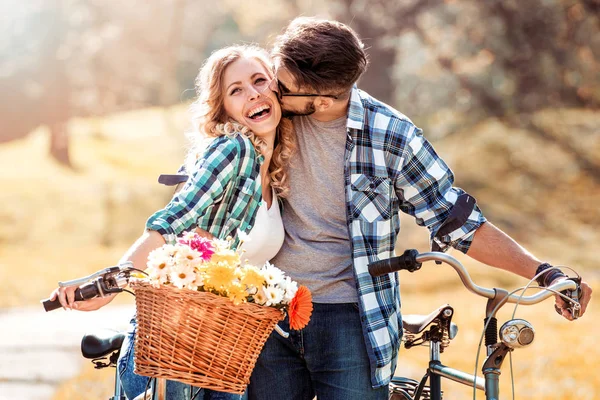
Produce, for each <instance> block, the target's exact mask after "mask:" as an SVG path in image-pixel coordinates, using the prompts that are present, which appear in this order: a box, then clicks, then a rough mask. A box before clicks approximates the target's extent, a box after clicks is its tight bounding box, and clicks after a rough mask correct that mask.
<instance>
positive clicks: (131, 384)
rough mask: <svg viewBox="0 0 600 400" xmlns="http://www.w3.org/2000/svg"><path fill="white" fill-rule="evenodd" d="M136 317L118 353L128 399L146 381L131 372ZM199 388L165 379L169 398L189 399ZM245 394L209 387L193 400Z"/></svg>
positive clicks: (241, 398)
mask: <svg viewBox="0 0 600 400" xmlns="http://www.w3.org/2000/svg"><path fill="white" fill-rule="evenodd" d="M136 326H137V323H136V319H135V317H134V318H132V320H131V322H130V323H129V327H128V329H127V332H126V334H125V340H123V344H122V345H121V353H120V354H119V360H118V361H117V366H118V368H119V376H120V377H121V383H122V385H123V390H124V391H125V395H126V396H127V398H128V399H133V398H135V397H136V396H138V395H139V394H141V393H142V392H144V390H145V389H146V385H147V383H148V377H146V376H141V375H136V374H135V373H134V372H133V367H134V360H133V354H134V348H133V345H134V342H135V331H136ZM198 389H200V388H197V387H195V386H191V385H188V384H185V383H181V382H177V381H167V399H169V400H189V399H191V398H192V396H193V395H195V394H196V391H197V390H198ZM246 399H247V395H246V394H244V395H239V394H233V393H225V392H217V391H214V390H210V389H200V393H198V395H197V396H196V397H194V400H246Z"/></svg>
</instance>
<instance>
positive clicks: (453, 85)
mask: <svg viewBox="0 0 600 400" xmlns="http://www.w3.org/2000/svg"><path fill="white" fill-rule="evenodd" d="M1 4H2V6H3V7H2V8H3V10H4V12H3V13H2V15H1V16H0V121H1V125H0V126H1V127H0V184H1V188H2V189H1V190H0V204H2V206H1V207H0V316H1V315H2V313H8V312H10V313H15V312H16V313H19V314H20V313H25V312H26V311H27V310H35V313H37V314H39V318H48V316H46V315H43V311H42V309H41V306H39V304H37V303H38V302H39V300H40V299H42V298H45V297H47V296H48V294H49V293H50V292H51V291H52V290H53V289H54V287H55V286H56V282H57V281H59V280H67V279H73V278H75V277H79V276H82V275H86V274H89V273H92V272H94V271H96V270H98V269H100V268H103V267H105V266H108V265H113V264H114V263H115V262H116V261H117V260H118V259H119V257H120V256H121V255H122V253H123V252H124V251H125V250H126V249H127V248H128V247H129V245H130V244H131V243H132V242H133V241H134V240H135V239H136V238H137V236H138V235H139V234H140V233H141V232H142V230H143V226H144V222H145V220H146V218H147V217H148V216H149V215H150V214H151V213H152V212H153V211H154V210H156V209H158V208H159V207H162V206H163V205H164V204H165V203H166V202H167V201H168V200H169V198H170V195H171V191H170V189H168V188H165V187H161V186H160V185H158V184H157V183H156V178H157V176H158V174H160V173H170V172H173V171H175V170H176V169H177V167H178V166H179V164H180V163H181V161H182V159H183V156H184V154H185V151H186V148H187V145H188V143H187V140H186V138H185V135H184V133H185V132H186V131H189V115H188V113H187V108H188V106H189V103H190V101H192V99H193V98H194V95H195V91H194V79H195V77H196V74H197V72H198V69H199V68H200V66H201V65H202V63H203V61H204V60H205V59H206V57H207V56H208V55H209V54H210V53H211V52H212V51H213V50H215V49H218V48H220V47H223V46H226V45H230V44H234V43H258V44H260V45H262V46H264V47H266V48H269V47H270V45H271V43H272V42H273V39H274V37H275V36H276V35H277V34H278V33H280V32H281V31H282V30H283V29H284V28H285V26H286V25H287V23H288V22H289V21H290V20H291V19H293V18H294V17H296V16H300V15H307V16H312V15H316V16H320V17H325V18H332V19H337V20H340V21H342V22H345V23H347V24H349V25H350V26H351V27H352V28H354V29H355V30H356V31H357V32H358V34H359V35H360V36H361V37H362V39H363V41H364V43H365V44H366V46H367V48H368V50H367V51H368V53H369V56H370V67H369V70H368V71H367V73H366V74H365V76H364V77H363V78H362V79H361V81H360V82H359V86H360V87H361V88H362V89H364V90H366V91H368V92H369V93H370V94H372V95H373V96H375V97H377V98H378V99H380V100H382V101H384V102H386V103H389V104H390V105H392V106H394V107H395V108H397V109H398V110H400V111H401V112H402V113H404V114H406V115H407V116H408V117H409V118H411V119H412V120H413V122H415V123H416V124H417V125H418V126H419V127H421V128H423V129H424V132H425V136H426V137H427V138H428V139H429V140H431V141H432V142H433V143H434V145H435V147H436V149H437V151H438V153H440V155H441V156H442V157H443V158H444V159H445V161H446V162H447V163H448V164H449V165H450V166H451V168H452V169H453V170H454V172H455V173H456V177H457V179H456V184H457V186H460V187H462V188H464V189H465V190H467V191H468V192H470V193H471V194H473V195H474V196H475V197H476V198H477V200H478V203H479V204H480V206H481V208H482V209H483V210H484V213H485V214H486V216H487V217H488V219H490V220H491V221H493V222H494V223H495V224H496V225H498V226H499V227H500V228H501V229H503V230H505V231H506V232H507V233H509V234H510V235H511V236H512V237H514V238H515V239H517V240H518V241H519V242H520V243H521V244H523V245H524V246H525V247H527V248H528V249H529V250H531V251H532V252H534V253H535V254H536V255H538V256H539V257H540V258H542V259H544V260H548V261H550V262H552V263H555V264H561V265H569V266H572V267H573V268H575V269H576V270H577V271H578V272H580V273H581V274H583V275H585V278H586V280H588V281H589V282H591V283H592V284H595V285H596V287H598V285H597V283H598V281H599V276H600V274H599V273H598V270H597V268H596V266H597V264H598V262H597V257H598V255H597V251H598V245H597V243H598V242H599V239H600V231H599V229H598V227H599V226H600V208H599V206H598V204H599V200H600V113H599V112H598V109H599V107H600V1H599V0H528V1H526V2H523V1H517V0H502V1H496V0H494V1H485V2H482V1H477V0H470V1H469V0H464V1H455V0H393V1H392V0H389V1H386V0H369V1H366V0H319V1H315V0H264V1H262V2H260V3H256V2H250V1H246V2H243V1H239V0H221V1H218V2H217V1H211V2H208V1H192V0H154V1H152V2H144V1H139V0H138V1H128V2H117V1H116V0H114V1H110V0H102V1H100V0H25V1H23V0H2V1H1ZM407 247H416V248H418V249H419V250H422V251H425V250H427V249H428V242H427V232H426V231H425V230H424V229H422V228H419V227H417V226H416V225H415V224H414V222H413V221H412V220H410V219H403V231H402V235H401V237H400V239H399V243H398V247H397V250H398V251H400V252H401V251H402V250H403V249H404V248H407ZM457 256H459V255H457ZM461 260H464V262H465V264H466V265H467V266H468V268H469V270H470V271H472V273H473V274H474V276H475V277H476V279H478V283H479V284H481V285H483V286H486V285H487V286H493V285H500V286H503V287H506V288H509V289H512V288H516V287H518V286H520V285H524V284H525V283H526V282H524V281H523V280H522V279H520V278H516V277H513V276H510V275H508V274H505V273H503V272H500V271H492V270H490V269H489V268H485V267H481V266H479V265H476V264H474V263H472V262H470V261H469V260H468V259H467V258H464V257H461ZM440 268H441V267H437V266H435V265H434V266H432V267H431V270H428V271H427V270H426V271H423V272H419V274H417V275H414V276H403V277H402V280H403V283H402V291H403V309H404V312H407V313H421V314H425V313H429V312H430V311H431V310H432V309H433V307H436V306H439V305H440V304H443V303H444V302H449V301H450V300H451V304H453V305H454V306H455V309H456V320H457V321H458V323H459V326H460V327H461V332H462V335H461V334H459V337H458V338H457V341H458V343H457V344H456V345H453V346H451V348H450V349H449V350H447V353H448V355H447V357H448V359H449V360H451V361H452V362H455V363H462V365H464V368H465V369H466V370H467V371H472V370H473V367H474V362H475V357H476V351H477V344H478V341H479V335H480V330H481V321H480V317H481V318H483V312H484V307H485V303H482V302H478V301H479V300H478V299H477V298H474V295H472V294H470V293H467V292H466V291H465V290H464V289H463V288H462V285H461V284H460V281H459V280H458V279H457V278H456V276H455V275H454V274H453V272H452V271H445V270H439V269H440ZM120 297H124V296H120ZM119 302H120V303H119ZM114 303H116V304H117V305H118V304H129V305H131V304H132V300H131V299H129V298H125V299H118V300H117V301H116V302H113V303H111V305H110V306H109V307H113V304H114ZM117 305H114V306H115V307H116V306H117ZM429 308H431V309H429ZM524 308H525V307H524ZM524 308H523V309H524ZM529 308H530V309H534V310H524V311H523V313H524V314H523V315H524V316H528V318H530V319H533V320H535V321H536V323H537V329H538V330H539V337H540V339H539V342H538V343H534V345H533V346H532V347H531V348H529V349H526V350H524V352H523V353H521V354H516V355H515V370H516V371H517V372H516V376H517V377H518V378H519V379H517V382H516V383H517V385H518V386H517V393H516V397H517V398H528V399H550V398H552V399H554V398H556V399H571V398H573V399H575V398H590V399H591V398H597V397H598V396H600V379H599V378H598V376H597V374H595V373H594V372H593V368H592V367H593V366H597V361H596V360H597V359H598V356H599V355H600V351H599V350H598V349H597V348H596V347H594V346H592V343H589V340H587V339H588V338H590V337H591V334H592V332H593V330H592V329H593V325H592V323H593V321H594V319H596V318H597V317H600V312H598V311H596V309H595V307H594V303H592V304H591V306H590V309H589V311H588V314H589V315H588V316H586V318H583V319H582V320H580V321H577V322H575V323H568V322H566V321H564V320H562V319H560V317H558V316H557V315H555V314H554V311H553V310H552V305H551V304H550V302H548V303H547V304H542V305H539V306H536V307H529ZM21 310H22V311H21ZM61 312H62V311H57V313H61ZM35 313H34V314H32V317H31V318H32V319H33V320H35V318H38V316H36V315H37V314H35ZM23 315H25V314H23ZM125 322H126V321H125ZM18 328H19V327H16V326H8V324H5V326H2V324H0V331H5V332H7V331H11V330H13V331H14V330H16V329H18ZM36 334H37V335H39V336H43V335H44V332H37V333H36ZM78 344H79V343H78V342H77V343H74V346H73V347H74V348H75V349H76V347H77V346H78ZM8 346H9V347H6V348H4V350H6V351H7V352H10V351H11V348H10V344H8ZM452 347H454V349H452ZM556 349H558V351H557V350H556ZM13 350H14V349H13ZM419 350H420V349H416V350H411V351H410V352H407V351H405V350H403V351H402V353H401V355H400V357H401V361H400V366H399V371H398V373H399V374H408V375H410V376H411V377H413V378H420V375H419V371H420V370H419V368H421V367H423V368H424V365H426V364H425V361H426V358H427V352H426V351H424V352H421V353H419ZM452 350H454V353H453V352H452ZM525 352H529V353H525ZM413 353H414V354H413ZM7 354H8V353H7ZM465 354H467V355H468V356H465ZM523 354H525V355H523ZM471 355H472V356H471ZM9 359H10V358H5V357H3V358H2V359H0V363H4V366H2V365H0V392H1V391H2V387H3V386H2V385H1V384H2V383H4V384H5V386H4V387H7V386H6V385H9V386H10V384H11V379H12V378H11V375H10V374H6V373H4V375H3V371H6V370H8V369H10V366H9V365H8V362H7V360H9ZM47 361H48V360H47V359H46V362H47ZM41 362H42V361H40V360H36V361H34V363H41ZM31 371H32V372H31V373H29V374H25V376H21V377H19V378H18V379H19V380H20V381H19V385H20V386H19V387H27V386H32V387H34V386H35V385H40V381H44V380H43V379H42V378H40V376H38V375H37V372H36V373H34V372H33V370H31ZM411 374H412V375H411ZM507 375H508V374H507ZM507 378H509V376H506V377H505V379H506V380H509V379H507ZM42 383H43V384H48V382H46V381H44V382H42ZM450 385H453V384H450ZM49 386H50V387H51V389H49V390H46V391H45V392H44V395H42V394H35V395H33V394H23V396H18V398H40V399H41V398H55V399H69V398H73V399H76V398H77V399H78V398H82V396H81V393H82V390H84V391H85V393H86V394H87V395H86V398H96V397H93V396H96V393H99V394H98V395H97V396H98V397H97V398H106V397H107V396H106V395H104V393H106V392H107V390H108V391H110V376H109V375H106V374H102V373H101V372H100V373H98V372H96V371H92V369H91V366H88V365H87V364H83V363H82V364H80V365H79V364H78V369H77V371H76V373H74V374H73V376H72V377H69V378H68V379H66V378H65V379H62V378H61V379H60V380H54V381H52V382H50V385H49ZM507 388H508V386H507ZM461 390H463V389H462V388H456V387H455V386H450V387H449V388H448V389H447V390H446V397H445V398H448V399H452V398H456V399H464V398H469V396H471V392H470V391H469V389H468V388H467V389H466V391H461ZM503 390H504V389H503ZM507 390H508V391H510V390H509V389H507ZM49 392H52V394H48V393H49ZM505 392H506V391H505ZM44 396H45V397H44ZM480 396H481V395H480ZM0 398H3V397H2V393H0ZM6 398H9V397H6ZM15 398H16V397H15Z"/></svg>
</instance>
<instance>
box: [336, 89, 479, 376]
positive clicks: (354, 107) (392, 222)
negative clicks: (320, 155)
mask: <svg viewBox="0 0 600 400" xmlns="http://www.w3.org/2000/svg"><path fill="white" fill-rule="evenodd" d="M344 178H345V185H346V212H347V222H348V227H349V232H350V236H351V242H352V258H353V262H354V272H355V277H356V281H357V288H358V297H359V307H360V310H361V311H360V312H361V321H362V325H363V334H364V336H365V340H366V344H367V351H368V353H369V359H370V363H371V382H372V384H373V386H374V387H379V386H383V385H387V384H388V383H389V381H390V379H391V378H392V376H393V374H394V371H395V369H396V363H397V361H396V357H397V354H398V349H399V347H400V338H401V336H402V317H401V314H400V290H399V286H398V276H397V273H395V274H388V275H385V276H381V277H372V276H371V275H370V274H369V272H368V269H367V266H368V263H369V262H371V261H376V260H381V259H386V258H390V257H393V256H394V245H395V243H396V238H397V235H398V232H399V231H400V219H399V215H398V211H399V210H401V211H403V212H405V213H408V214H410V215H412V216H413V217H414V218H415V219H416V222H417V224H418V225H421V226H426V227H427V228H429V230H430V233H431V238H432V240H433V239H434V236H435V234H436V232H437V230H438V229H439V228H440V226H441V225H442V223H443V222H444V221H445V219H446V217H447V216H448V214H449V212H450V210H451V208H452V206H453V205H454V203H455V201H456V199H457V197H458V196H459V195H460V194H462V193H464V191H462V190H461V189H459V188H455V187H453V186H452V184H453V181H454V176H453V174H452V171H451V170H450V168H448V166H447V165H446V164H445V163H444V161H443V160H442V159H440V158H439V156H438V155H437V154H436V153H435V151H434V149H433V147H432V146H431V144H430V143H429V142H428V141H427V140H426V139H425V138H424V137H423V136H422V131H421V130H420V129H419V128H417V127H416V126H415V125H413V123H412V122H411V121H410V120H409V119H408V118H406V117H405V116H404V115H402V114H400V113H399V112H397V111H396V110H394V109H392V108H391V107H389V106H388V105H386V104H383V103H381V102H379V101H377V100H375V99H373V98H372V97H370V96H369V95H368V94H367V93H365V92H363V91H361V90H359V89H357V88H354V89H353V90H352V96H351V99H350V106H349V111H348V121H347V139H346V162H345V168H344ZM484 221H485V218H484V216H483V215H482V213H481V212H480V210H479V208H477V206H475V208H474V209H473V211H472V212H471V214H470V216H469V218H468V220H467V221H466V223H465V224H464V225H463V226H462V227H460V228H458V229H457V230H455V231H454V232H451V233H450V234H448V235H445V236H443V237H442V238H440V239H438V238H436V239H435V240H436V243H437V244H438V245H439V246H440V247H441V248H442V250H446V249H448V248H449V246H452V247H455V248H457V249H458V250H460V251H462V252H465V253H466V252H467V250H468V249H469V246H470V244H471V241H472V238H473V234H474V232H475V230H476V229H477V228H478V227H479V226H480V225H481V224H482V223H483V222H484Z"/></svg>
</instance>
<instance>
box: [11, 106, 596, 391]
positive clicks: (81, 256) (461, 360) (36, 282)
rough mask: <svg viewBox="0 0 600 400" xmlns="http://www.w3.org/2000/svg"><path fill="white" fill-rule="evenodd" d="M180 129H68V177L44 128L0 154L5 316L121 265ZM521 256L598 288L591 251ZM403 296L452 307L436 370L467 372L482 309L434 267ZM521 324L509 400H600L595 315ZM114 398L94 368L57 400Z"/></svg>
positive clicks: (100, 125) (162, 198) (487, 276)
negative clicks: (575, 271) (529, 334)
mask: <svg viewBox="0 0 600 400" xmlns="http://www.w3.org/2000/svg"><path fill="white" fill-rule="evenodd" d="M185 120H186V119H185V113H184V112H183V109H182V108H173V109H170V110H158V109H156V110H143V111H139V112H132V113H124V114H119V115H115V116H111V117H108V118H105V119H99V120H76V121H73V122H72V128H73V129H72V131H73V135H72V146H71V156H72V159H73V166H74V168H73V169H67V168H65V167H62V166H60V165H57V164H56V163H55V162H54V161H53V160H51V159H50V158H49V156H48V155H47V147H48V142H47V133H46V132H45V131H44V130H43V129H40V130H39V131H36V132H34V134H32V135H31V136H30V137H29V138H27V139H24V140H21V141H15V142H11V143H8V144H4V145H2V146H0V162H1V163H2V171H3V174H2V176H1V177H0V183H1V184H2V187H3V188H5V190H2V191H0V201H1V202H2V204H3V207H2V208H0V221H2V222H3V223H2V224H0V308H4V307H15V306H21V305H27V304H34V303H37V302H39V300H40V299H42V298H45V297H47V295H48V294H49V293H50V291H51V290H52V289H53V288H54V287H55V285H56V282H57V281H59V280H66V279H72V278H75V277H79V276H82V275H84V274H88V273H91V272H93V271H95V270H97V269H99V268H102V267H105V266H107V265H112V264H114V263H115V262H116V261H117V260H118V259H119V257H120V256H121V254H122V253H123V252H124V251H125V249H126V248H127V247H128V245H129V244H130V243H132V241H133V240H134V239H135V238H136V235H138V234H139V233H141V231H142V228H143V224H144V221H145V219H146V218H147V217H148V216H149V215H150V213H151V212H153V211H154V210H155V209H157V208H158V207H161V206H162V205H163V204H165V202H166V201H168V198H169V196H170V191H169V189H166V188H164V187H160V185H158V184H156V177H157V176H158V174H160V173H165V172H167V173H168V172H172V171H174V170H175V169H176V168H177V167H178V165H179V162H180V161H181V160H182V157H183V154H184V151H185V141H184V140H183V137H182V135H181V133H180V132H182V131H183V130H184V128H185ZM514 223H515V224H518V223H519V221H514ZM403 229H404V230H403V233H402V237H401V238H400V242H401V243H402V244H401V245H399V248H405V247H416V248H418V249H420V250H425V249H426V248H427V242H426V239H425V236H426V234H425V232H423V231H422V230H420V228H417V227H416V226H415V225H414V223H412V222H407V223H405V228H403ZM527 247H529V248H531V249H535V252H536V253H539V254H549V255H551V256H553V257H554V256H559V261H561V262H563V263H571V264H572V265H579V264H577V260H578V259H584V260H586V263H584V265H583V267H582V270H580V272H581V273H585V274H586V276H588V277H590V278H591V279H590V281H591V283H592V284H593V286H595V287H598V283H599V282H598V273H597V272H596V270H593V269H592V267H593V265H592V264H591V263H589V262H587V260H590V259H593V257H594V252H595V251H596V246H595V245H594V244H590V243H589V242H587V243H586V245H585V246H584V247H583V246H582V247H578V246H577V243H574V244H572V245H570V246H567V245H565V243H564V242H561V240H560V239H559V238H552V237H549V238H544V240H543V241H542V240H540V241H531V242H530V243H527ZM562 249H566V250H562ZM454 254H455V255H457V253H454ZM584 255H585V257H584ZM461 259H462V260H463V261H464V262H465V265H467V267H468V269H469V270H470V271H471V272H472V273H473V276H474V278H475V280H476V282H477V283H478V284H479V285H481V286H488V287H491V286H495V285H498V286H502V287H506V288H508V289H513V288H516V287H518V286H521V285H524V284H525V283H526V282H524V281H523V280H520V279H518V278H515V277H512V276H509V275H508V274H505V273H503V272H501V271H492V270H490V269H489V268H486V267H482V266H478V265H476V264H474V263H472V262H470V261H469V260H468V258H466V257H462V258H461ZM402 293H403V297H402V302H403V312H404V313H407V314H411V313H419V314H425V313H429V312H430V311H431V310H433V309H434V308H435V307H437V306H439V305H442V304H445V303H450V304H451V305H453V306H454V308H455V319H454V322H456V323H457V324H458V325H459V334H458V337H457V338H456V340H455V341H454V342H453V344H452V345H451V346H450V348H449V349H448V350H447V351H446V352H444V354H443V355H442V360H443V361H444V362H445V363H446V364H449V365H453V366H456V367H458V368H461V369H464V370H465V371H472V370H473V368H474V364H475V356H476V352H477V344H478V342H479V340H480V335H481V328H482V318H483V313H484V310H485V301H484V300H483V299H480V298H477V297H476V296H475V295H473V294H471V293H469V292H467V291H466V290H464V289H463V288H462V285H461V284H460V281H459V280H458V278H457V277H456V275H455V274H454V272H453V271H452V270H451V269H450V268H444V269H442V267H440V266H437V265H435V264H431V265H426V266H425V267H424V268H423V270H422V271H419V272H418V273H417V274H414V275H409V274H403V275H402ZM511 312H512V308H510V307H508V306H507V307H505V310H503V311H502V313H501V314H500V319H501V320H502V318H504V319H506V318H509V317H510V313H511ZM517 317H521V318H525V319H528V320H529V321H530V322H532V323H533V325H534V327H535V328H536V335H537V336H536V341H535V342H534V344H533V345H532V346H531V347H529V348H526V349H523V350H520V351H516V352H515V354H514V357H513V358H514V360H513V366H514V376H515V381H516V382H515V385H516V396H515V398H517V399H595V398H600V378H598V376H597V374H596V373H595V371H594V369H593V367H595V366H597V365H598V361H597V360H598V359H599V358H600V357H599V356H600V350H599V349H598V348H597V347H596V346H595V340H594V339H593V338H594V337H595V335H594V334H593V332H595V329H594V324H595V322H596V321H597V320H598V319H599V318H600V311H598V310H597V309H596V308H595V307H594V304H593V303H592V304H591V307H590V308H589V310H588V315H586V316H585V318H583V319H581V320H579V321H577V322H575V323H569V322H568V321H566V320H563V319H561V318H560V317H559V316H558V315H556V314H555V313H554V310H553V307H552V304H551V302H550V301H548V302H546V303H544V304H540V305H537V306H532V307H520V308H519V309H518V310H517ZM427 353H428V352H427V349H426V348H416V349H411V350H410V351H408V350H404V349H403V350H402V351H401V354H400V362H399V369H398V373H399V374H402V375H408V376H410V377H413V378H415V379H419V378H420V376H421V371H423V370H424V368H425V365H426V360H427ZM505 370H506V372H505V374H506V375H505V376H503V380H502V381H503V383H502V393H503V394H504V395H508V394H509V393H510V376H509V373H508V365H505ZM110 372H112V371H110ZM111 388H112V374H111V373H107V372H103V371H95V370H93V369H92V367H91V364H89V365H88V366H87V367H86V368H85V369H84V370H83V371H81V374H80V375H79V376H78V377H76V378H75V379H73V380H71V381H68V382H65V383H64V384H63V385H62V386H61V388H60V390H59V392H58V393H57V394H56V396H55V398H56V399H60V400H70V399H81V393H85V394H86V396H85V398H86V399H88V400H95V399H105V398H107V397H108V393H109V392H110V390H111ZM444 398H445V399H461V400H462V399H466V398H472V394H471V390H470V389H469V388H463V387H461V386H459V385H458V384H454V383H448V384H447V385H446V387H445V397H444ZM477 398H483V396H482V394H478V397H477ZM507 398H508V397H507Z"/></svg>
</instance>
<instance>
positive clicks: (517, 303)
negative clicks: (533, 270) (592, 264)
mask: <svg viewBox="0 0 600 400" xmlns="http://www.w3.org/2000/svg"><path fill="white" fill-rule="evenodd" d="M553 268H557V269H558V267H553ZM566 268H568V269H570V270H571V271H573V272H575V271H574V270H573V269H572V268H569V267H566ZM544 272H547V270H546V271H542V272H540V273H539V274H537V275H536V276H534V277H533V278H531V280H529V282H528V283H527V285H525V286H524V287H520V288H517V289H515V290H513V291H512V292H510V293H509V294H508V295H507V296H506V297H507V298H508V297H509V296H511V295H513V294H515V293H517V292H519V291H521V295H520V296H519V298H518V300H517V302H516V303H515V309H514V310H513V314H512V319H514V316H515V314H516V309H517V307H518V305H519V304H520V302H521V299H522V298H523V297H524V296H525V292H526V291H527V289H543V290H548V291H550V292H552V293H554V294H556V295H559V296H560V297H562V298H563V299H565V300H566V301H569V302H571V303H575V301H574V300H573V299H571V298H569V297H568V296H566V295H564V294H563V293H560V292H558V291H556V290H554V289H550V288H547V287H540V286H537V285H536V286H532V285H531V284H532V283H533V282H534V281H535V280H536V279H537V278H538V276H540V275H541V274H543V273H544ZM575 274H577V272H575ZM577 275H578V274H577ZM504 304H505V303H502V302H501V303H499V304H497V305H496V307H494V308H493V309H492V312H491V315H495V314H496V312H497V311H498V310H499V309H500V307H502V306H503V305H504ZM490 321H491V318H490V319H488V320H487V321H486V323H485V325H484V327H483V332H482V334H481V337H480V339H479V345H478V347H477V355H476V358H475V372H474V374H473V376H474V377H477V367H478V366H479V356H480V354H481V344H482V342H483V338H484V337H485V332H486V330H487V328H488V325H489V323H490ZM509 361H510V373H511V383H512V390H513V392H512V398H513V400H514V398H515V392H514V376H513V370H512V355H511V352H509ZM476 398H477V386H476V385H475V383H473V400H476Z"/></svg>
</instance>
